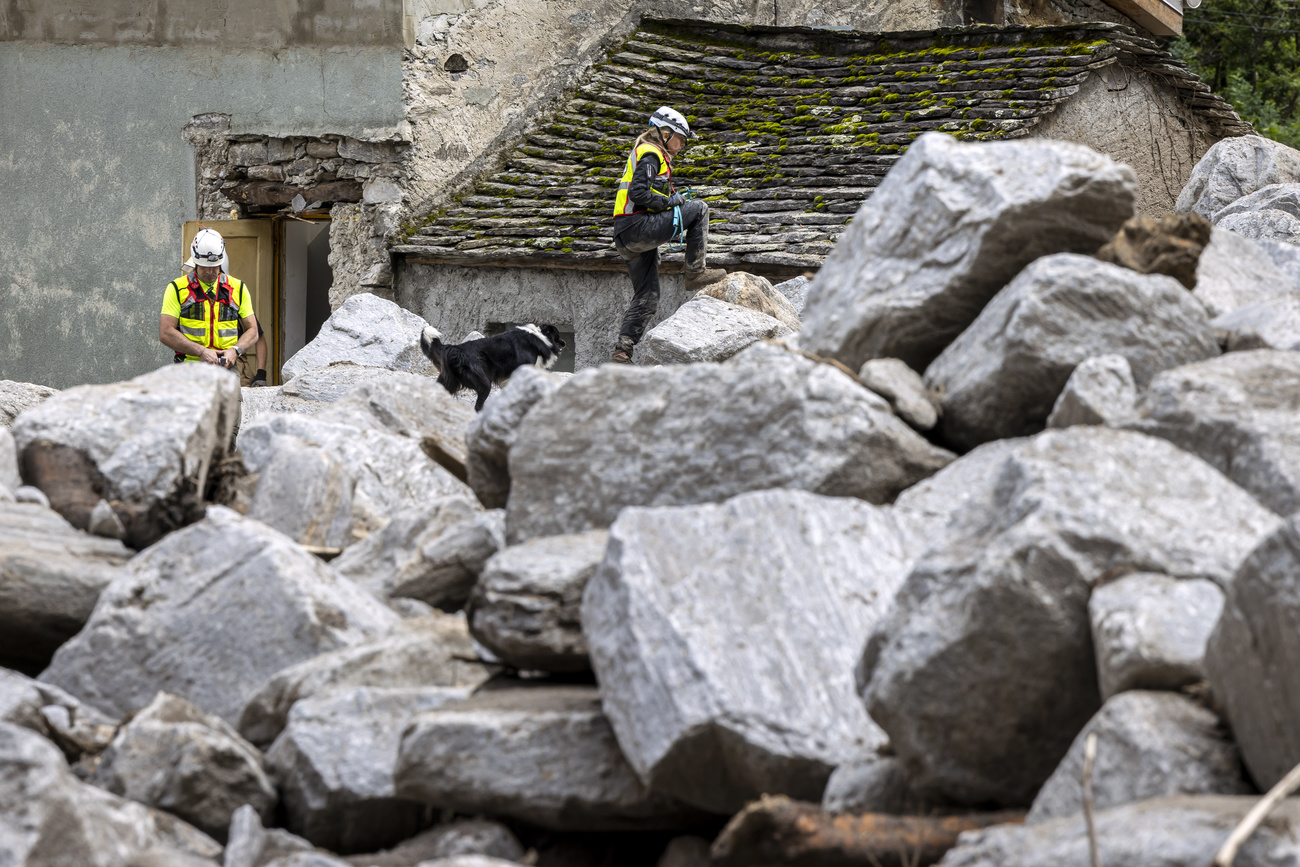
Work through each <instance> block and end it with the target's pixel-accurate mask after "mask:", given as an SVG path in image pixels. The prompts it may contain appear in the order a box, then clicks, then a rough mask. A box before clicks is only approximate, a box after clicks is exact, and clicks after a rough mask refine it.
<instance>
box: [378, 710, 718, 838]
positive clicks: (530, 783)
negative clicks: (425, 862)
mask: <svg viewBox="0 0 1300 867" xmlns="http://www.w3.org/2000/svg"><path fill="white" fill-rule="evenodd" d="M394 782H395V783H396V787H397V794H398V796H399V797H403V798H410V799H412V800H417V801H423V802H425V803H428V804H432V805H434V806H436V807H442V808H444V809H450V810H455V811H456V812H458V813H469V814H473V813H486V814H488V815H495V816H505V817H510V818H513V819H518V820H520V821H523V822H528V823H530V824H533V825H538V826H540V827H543V828H551V829H555V830H571V831H603V830H630V829H650V828H677V827H683V826H689V825H690V824H691V823H692V822H695V821H698V820H699V819H700V815H699V814H698V813H695V812H693V811H691V810H688V809H687V808H685V807H683V806H682V805H681V804H679V803H677V802H675V801H673V800H671V799H670V798H668V797H665V796H664V795H661V794H657V793H654V792H652V791H650V790H649V789H648V788H647V787H646V786H644V785H642V783H641V781H640V780H639V779H637V775H636V773H635V772H634V771H633V770H632V768H631V767H630V766H629V765H628V763H627V761H626V760H625V759H624V758H623V754H622V752H621V751H620V750H619V745H618V742H617V741H615V740H614V733H613V731H612V730H611V729H610V727H609V723H608V722H606V720H605V716H604V714H602V713H601V709H600V694H599V693H598V692H597V690H596V688H595V687H593V686H536V687H524V688H514V689H510V688H503V689H495V690H488V691H481V692H479V693H478V694H477V695H475V696H474V697H473V698H471V699H469V700H467V701H463V702H459V703H457V704H453V705H449V706H447V707H444V708H442V709H441V710H436V711H432V712H429V713H425V714H421V715H420V716H418V717H416V719H415V720H414V721H413V722H412V723H411V724H410V725H409V726H408V727H407V729H406V732H405V733H404V734H403V735H402V744H401V748H400V751H399V757H398V761H397V771H396V773H395V775H394Z"/></svg>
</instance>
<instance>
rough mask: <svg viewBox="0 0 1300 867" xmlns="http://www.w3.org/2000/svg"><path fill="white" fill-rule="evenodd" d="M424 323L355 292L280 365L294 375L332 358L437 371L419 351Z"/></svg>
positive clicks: (286, 373) (287, 374)
mask: <svg viewBox="0 0 1300 867" xmlns="http://www.w3.org/2000/svg"><path fill="white" fill-rule="evenodd" d="M428 324H429V323H427V322H425V321H424V320H423V319H421V318H420V317H419V316H416V315H415V314H414V313H412V312H410V311H409V310H404V309H402V308H401V307H398V306H397V305H396V304H394V303H393V302H392V301H386V300H384V299H383V298H380V297H378V296H376V295H371V294H370V293H368V292H363V293H361V294H360V295H353V296H352V297H351V298H349V299H348V300H347V301H344V302H343V305H342V306H341V307H339V309H337V310H335V311H334V312H333V313H332V314H330V318H329V319H327V320H325V324H324V325H322V326H321V329H320V332H319V333H317V335H316V336H315V337H314V338H312V341H311V343H308V344H307V345H306V346H304V347H303V348H302V349H300V350H298V351H297V352H296V353H294V355H293V357H292V358H290V359H289V360H288V361H286V362H285V363H284V366H283V367H282V368H281V372H282V374H283V376H284V377H285V378H286V379H292V378H293V377H295V376H298V375H299V374H300V373H303V372H305V371H308V370H312V369H314V368H318V367H327V366H329V365H331V364H333V363H334V362H336V361H351V362H352V363H354V364H360V365H365V366H367V367H386V368H388V369H389V370H405V371H408V372H410V373H419V374H425V375H428V374H434V375H436V374H437V368H436V367H434V365H433V363H432V362H431V361H429V359H428V358H426V357H425V355H424V353H423V352H421V351H420V332H421V331H423V330H424V327H425V326H426V325H428Z"/></svg>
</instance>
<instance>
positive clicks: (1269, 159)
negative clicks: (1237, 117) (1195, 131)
mask: <svg viewBox="0 0 1300 867" xmlns="http://www.w3.org/2000/svg"><path fill="white" fill-rule="evenodd" d="M1297 181H1300V152H1297V151H1296V150H1294V149H1292V148H1289V147H1287V146H1286V145H1284V144H1280V143H1278V142H1275V141H1272V140H1271V139H1266V138H1264V137H1263V136H1258V135H1246V136H1234V137H1232V138H1226V139H1223V140H1222V141H1220V142H1218V143H1216V144H1215V145H1214V146H1212V147H1211V148H1210V149H1209V150H1207V151H1206V152H1205V154H1204V156H1202V157H1201V161H1200V162H1198V163H1197V164H1196V167H1195V168H1194V169H1192V174H1191V176H1190V177H1189V178H1188V179H1187V184H1186V185H1185V186H1184V187H1183V190H1182V192H1181V193H1180V194H1179V195H1178V202H1177V204H1176V205H1175V206H1174V210H1176V211H1177V212H1178V213H1180V214H1188V213H1197V214H1200V215H1201V216H1202V217H1205V218H1206V219H1209V220H1213V219H1214V216H1215V215H1216V214H1217V213H1219V212H1220V211H1221V210H1223V209H1224V208H1225V207H1227V206H1228V205H1230V204H1232V203H1233V202H1235V201H1237V200H1238V199H1240V198H1242V197H1243V196H1248V195H1250V194H1251V193H1253V192H1255V191H1256V190H1260V189H1263V188H1264V187H1267V186H1269V185H1270V184H1279V183H1295V182H1297Z"/></svg>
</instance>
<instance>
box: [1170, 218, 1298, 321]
mask: <svg viewBox="0 0 1300 867" xmlns="http://www.w3.org/2000/svg"><path fill="white" fill-rule="evenodd" d="M1298 252H1300V251H1298ZM1268 253H1269V251H1268V250H1267V249H1266V248H1265V246H1264V245H1261V244H1259V243H1257V242H1255V241H1252V240H1250V239H1249V238H1247V237H1245V236H1244V235H1239V234H1237V233H1236V232H1233V231H1229V230H1228V229H1225V228H1223V227H1221V226H1215V227H1214V229H1213V230H1212V231H1211V233H1210V243H1209V244H1207V245H1206V246H1205V249H1204V250H1202V251H1201V257H1200V259H1198V260H1197V262H1196V288H1195V289H1194V290H1193V291H1192V294H1193V295H1195V296H1196V298H1197V300H1198V301H1200V302H1201V303H1202V304H1204V305H1205V310H1206V312H1207V313H1208V314H1209V315H1210V316H1211V317H1215V316H1222V315H1224V314H1225V313H1231V312H1232V311H1233V310H1236V309H1237V308H1239V307H1245V306H1246V305H1248V304H1254V303H1255V302H1257V301H1263V300H1264V299H1266V298H1271V297H1273V296H1276V295H1287V294H1290V293H1292V292H1295V291H1296V290H1297V284H1296V277H1295V276H1294V275H1291V274H1287V273H1286V272H1284V271H1283V270H1282V268H1280V267H1279V266H1278V265H1276V264H1274V262H1273V260H1272V259H1271V258H1270V257H1269V255H1268Z"/></svg>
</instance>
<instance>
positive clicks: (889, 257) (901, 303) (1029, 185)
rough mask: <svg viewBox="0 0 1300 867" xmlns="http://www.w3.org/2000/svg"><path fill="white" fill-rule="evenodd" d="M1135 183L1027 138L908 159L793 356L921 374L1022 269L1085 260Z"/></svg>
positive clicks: (809, 311)
mask: <svg viewBox="0 0 1300 867" xmlns="http://www.w3.org/2000/svg"><path fill="white" fill-rule="evenodd" d="M1136 196H1137V180H1136V178H1135V176H1134V174H1133V170H1132V169H1130V168H1129V167H1128V166H1126V165H1122V164H1120V163H1116V162H1114V161H1112V160H1111V159H1109V158H1108V157H1105V156H1103V155H1101V154H1099V153H1097V152H1096V151H1093V150H1091V149H1090V148H1087V147H1084V146H1083V145H1077V144H1071V143H1068V142H1060V141H1048V140H1035V139H1025V140H1020V141H1006V142H991V143H981V144H963V143H960V142H958V141H957V140H955V139H954V138H952V137H951V136H948V135H945V134H943V133H927V134H925V135H923V136H921V137H920V138H918V139H917V140H916V141H914V142H913V143H912V144H911V146H910V147H909V148H908V149H907V152H906V153H905V154H903V157H902V158H901V159H900V160H899V161H898V162H897V163H895V164H894V166H893V168H891V169H890V170H889V174H887V175H886V176H885V178H884V180H883V181H881V183H880V186H879V187H877V188H876V191H875V192H874V193H873V194H872V196H871V198H870V199H868V200H867V201H866V202H865V203H863V205H862V207H860V208H859V209H858V212H857V213H856V214H855V215H854V217H853V222H852V223H851V224H850V225H849V228H848V229H847V230H846V231H845V232H844V234H843V235H841V236H840V239H839V241H838V242H837V243H836V244H835V248H834V249H833V250H832V251H831V253H830V255H829V256H827V257H826V262H825V264H824V265H823V266H822V268H821V270H820V271H818V272H817V276H816V278H815V279H814V280H813V284H812V286H811V287H810V288H809V291H808V303H807V306H806V307H805V308H804V312H803V320H804V323H803V329H802V331H801V332H800V334H799V343H800V346H801V347H802V348H804V349H806V350H808V351H810V352H814V353H816V354H818V355H824V356H828V357H831V358H835V359H838V360H839V361H842V362H844V364H846V365H848V366H849V367H850V368H851V369H853V370H857V369H858V368H859V367H861V366H862V364H863V362H865V361H866V360H867V359H870V358H901V359H902V360H903V361H905V362H906V363H907V364H908V365H910V366H911V367H912V368H914V369H916V370H923V369H924V368H925V366H926V365H928V364H929V363H930V362H931V361H932V360H933V359H934V358H935V356H937V355H938V354H939V352H940V351H941V350H942V349H943V348H944V346H946V345H947V344H948V343H949V342H950V341H951V340H952V339H953V338H955V337H956V336H957V335H958V334H960V333H961V332H962V331H963V330H964V329H965V328H966V326H968V325H969V324H970V323H971V322H973V321H974V320H975V317H976V316H977V315H978V314H979V312H980V310H981V309H982V308H983V307H984V305H985V304H986V303H988V301H989V299H991V298H992V297H993V295H994V294H995V293H996V292H997V291H998V290H999V289H1001V288H1002V287H1003V286H1004V285H1006V284H1007V282H1008V281H1010V280H1011V278H1012V277H1014V276H1015V275H1016V274H1018V273H1019V272H1020V270H1021V269H1022V268H1024V267H1025V266H1026V265H1028V264H1029V263H1030V262H1032V261H1034V260H1035V259H1037V258H1039V257H1041V256H1046V255H1050V254H1052V253H1085V254H1090V253H1093V252H1095V251H1096V250H1097V248H1098V247H1100V246H1101V245H1102V244H1104V243H1106V242H1107V241H1109V240H1110V239H1111V237H1112V236H1113V235H1114V234H1115V232H1116V231H1117V230H1118V229H1119V227H1120V226H1121V225H1123V223H1124V221H1125V220H1127V219H1128V218H1129V217H1131V216H1133V204H1134V201H1135V200H1136Z"/></svg>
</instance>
